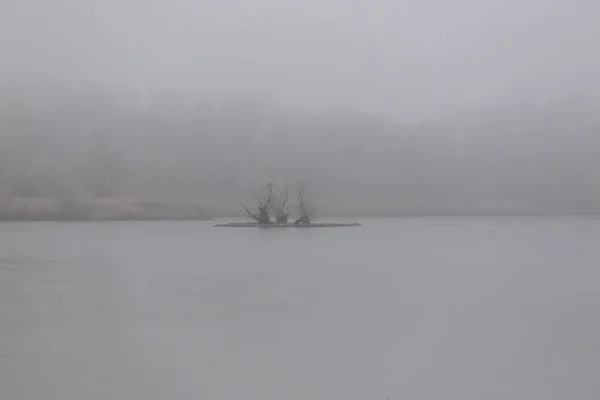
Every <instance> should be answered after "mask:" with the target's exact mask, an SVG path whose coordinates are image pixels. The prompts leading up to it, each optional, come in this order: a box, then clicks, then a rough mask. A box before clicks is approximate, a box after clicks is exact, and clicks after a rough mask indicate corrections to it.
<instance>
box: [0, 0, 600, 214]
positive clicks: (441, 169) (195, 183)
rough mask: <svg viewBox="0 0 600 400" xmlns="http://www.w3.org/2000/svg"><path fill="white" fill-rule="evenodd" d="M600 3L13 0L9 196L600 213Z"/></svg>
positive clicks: (1, 170) (0, 169)
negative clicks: (274, 185)
mask: <svg viewBox="0 0 600 400" xmlns="http://www.w3.org/2000/svg"><path fill="white" fill-rule="evenodd" d="M599 7H600V5H598V3H597V2H596V1H591V0H590V1H583V0H579V1H575V2H571V3H570V4H567V3H565V2H559V1H549V0H544V1H541V0H540V1H533V0H530V1H498V0H497V1H491V2H486V3H482V2H480V1H475V0H462V1H454V2H447V1H424V2H423V1H422V2H399V1H394V2H392V1H381V2H376V3H375V4H372V3H369V2H348V1H334V0H327V1H324V2H322V1H319V2H317V1H314V2H310V1H302V2H300V1H297V2H296V1H266V0H265V1H239V2H225V3H223V2H217V1H214V2H213V1H203V2H195V1H174V2H167V1H159V0H154V1H133V0H125V1H119V2H116V1H102V2H101V1H95V2H89V1H75V0H71V1H67V0H63V1H55V2H52V3H48V2H44V1H38V2H34V1H31V0H29V1H28V0H19V1H16V0H3V1H2V2H1V3H0V54H1V55H2V63H1V64H0V82H1V85H2V86H1V90H0V94H1V96H0V128H1V129H0V202H4V203H5V202H6V201H7V200H8V199H9V198H53V199H57V198H58V199H61V201H63V202H67V203H68V202H71V203H72V202H73V201H74V200H81V199H84V200H85V199H90V198H136V199H165V198H168V199H173V198H178V199H188V200H190V199H191V200H193V201H195V202H198V203H200V204H201V205H202V206H203V207H204V208H205V210H207V213H208V214H210V215H212V216H223V215H226V216H229V215H233V214H237V213H238V211H239V201H240V200H247V198H248V196H249V190H250V189H251V188H254V189H255V190H256V189H257V188H258V187H260V186H261V185H264V183H265V182H267V181H268V180H271V179H278V180H279V182H282V181H283V180H285V179H289V180H298V179H302V180H305V181H307V182H309V183H310V187H311V195H312V197H313V198H314V200H315V203H316V204H317V205H318V208H319V209H320V210H321V211H322V214H323V215H324V214H334V213H340V214H351V213H353V214H396V215H405V214H410V215H414V214H486V213H492V214H499V213H500V214H506V213H508V214H515V213H517V214H524V213H527V214H531V213H560V214H587V213H598V212H600V202H599V201H598V198H600V184H599V182H600V172H599V171H600V168H598V161H597V160H598V159H599V158H598V150H597V149H599V148H600V137H598V134H597V133H598V130H599V129H600V79H598V77H597V71H598V70H600V48H599V46H600V44H599V42H598V41H597V40H595V37H596V36H597V34H596V33H597V32H596V31H597V29H596V28H595V26H594V25H595V24H596V22H597V19H598V17H599V15H600V13H599V11H600V9H599ZM71 203H68V204H71Z"/></svg>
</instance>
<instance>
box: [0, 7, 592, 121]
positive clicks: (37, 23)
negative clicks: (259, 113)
mask: <svg viewBox="0 0 600 400" xmlns="http://www.w3.org/2000/svg"><path fill="white" fill-rule="evenodd" d="M599 15H600V5H599V4H598V2H597V1H594V0H575V1H573V2H564V1H560V0H520V1H517V0H492V1H487V2H485V3H482V2H481V1H478V0H458V1H452V2H449V1H444V0H428V1H419V2H415V1H390V0H383V1H377V2H367V1H343V0H324V1H316V0H315V1H311V0H308V1H306V0H303V1H299V0H298V1H296V0H284V1H280V0H251V1H241V0H238V1H235V0H234V1H225V2H221V1H201V2H198V1H191V0H174V1H167V0H150V1H142V0H123V1H116V0H107V1H90V0H58V1H53V2H51V3H50V2H47V1H41V0H38V1H35V0H2V2H1V3H0V38H1V39H0V54H1V55H2V63H1V66H0V76H1V77H2V78H4V79H5V80H6V79H8V80H11V79H18V80H21V81H23V80H24V81H33V80H38V79H47V78H52V79H65V80H67V81H70V82H79V81H88V80H91V81H94V82H101V83H106V84H111V85H117V86H121V87H127V88H129V89H133V90H139V91H141V92H144V93H146V92H148V91H154V90H159V89H169V90H176V91H182V92H185V93H187V94H192V95H201V96H207V97H210V98H221V97H227V96H231V95H238V94H243V95H253V96H262V97H267V98H270V99H273V100H276V101H281V102H285V103H286V104H293V105H301V106H308V107H312V106H317V107H323V106H325V107H328V106H343V107H350V108H357V109H360V110H362V111H368V112H380V113H385V114H389V115H391V116H393V117H395V118H400V119H411V120H412V119H420V118H424V117H436V116H439V115H442V114H448V113H452V112H454V111H456V110H458V109H462V108H471V107H479V106H482V105H485V106H496V105H500V104H507V103H515V102H518V103H521V102H547V101H549V100H558V99H562V98H563V97H564V96H569V95H571V94H573V93H578V94H585V95H591V96H594V97H595V98H596V99H597V95H598V90H599V89H600V83H599V80H598V78H597V71H598V70H600V44H599V43H598V41H597V40H595V38H596V37H597V36H598V28H597V26H596V25H597V20H598V17H599Z"/></svg>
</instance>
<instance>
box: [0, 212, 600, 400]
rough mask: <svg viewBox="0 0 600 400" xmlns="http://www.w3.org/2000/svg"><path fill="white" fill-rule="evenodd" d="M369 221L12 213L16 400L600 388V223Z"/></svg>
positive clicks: (8, 287) (7, 247)
mask: <svg viewBox="0 0 600 400" xmlns="http://www.w3.org/2000/svg"><path fill="white" fill-rule="evenodd" d="M363 222H365V224H364V226H363V227H360V228H342V229H329V230H328V229H290V230H285V229H284V230H255V229H225V228H221V229H216V228H213V227H212V223H209V222H206V223H204V222H164V223H159V222H150V223H131V222H128V223H104V224H88V223H79V224H47V223H46V224H38V223H27V224H21V223H10V224H2V225H1V226H0V254H1V257H0V325H1V326H2V334H1V335H0V397H2V398H3V399H10V400H12V399H35V398H44V399H48V400H54V399H57V400H58V399H71V398H86V399H98V400H100V399H107V398H134V399H146V400H154V399H156V400H158V399H164V398H181V399H188V398H189V399H195V398H198V396H203V397H209V398H212V399H232V398H242V397H243V398H246V399H281V398H289V399H307V398H311V399H330V398H345V399H365V398H376V399H377V398H378V399H386V398H390V399H395V398H397V399H402V398H407V397H410V398H413V399H431V398H461V399H480V398H482V397H485V398H487V399H506V398H507V397H511V398H528V399H547V398H572V397H573V396H574V397H577V398H594V395H595V394H596V393H598V390H599V389H600V387H599V386H598V380H597V379H596V374H595V371H597V370H598V368H599V367H600V365H599V361H598V339H597V338H598V337H600V323H599V322H598V321H600V318H599V317H600V315H598V310H599V307H600V292H599V291H598V288H597V284H596V282H597V281H598V278H599V276H598V271H597V268H596V267H597V265H598V263H599V262H600V252H599V251H598V245H597V244H598V238H599V235H600V224H599V222H598V221H597V220H595V219H569V218H563V219H539V218H538V219H535V218H534V219H507V218H505V219H477V218H475V219H452V218H451V219H408V220H365V221H363ZM299 249H302V251H301V252H299ZM265 254H267V256H264V255H265Z"/></svg>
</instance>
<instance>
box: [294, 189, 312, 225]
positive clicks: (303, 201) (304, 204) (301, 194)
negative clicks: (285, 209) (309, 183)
mask: <svg viewBox="0 0 600 400" xmlns="http://www.w3.org/2000/svg"><path fill="white" fill-rule="evenodd" d="M298 212H299V214H300V217H299V218H298V219H297V220H296V221H294V224H296V225H297V224H310V222H311V221H312V219H313V217H314V214H315V208H314V207H313V206H312V204H311V203H310V200H309V199H308V197H307V196H306V185H305V184H304V183H303V182H299V183H298Z"/></svg>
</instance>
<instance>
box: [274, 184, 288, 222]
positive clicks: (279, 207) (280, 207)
mask: <svg viewBox="0 0 600 400" xmlns="http://www.w3.org/2000/svg"><path fill="white" fill-rule="evenodd" d="M289 188H290V185H289V183H288V182H286V183H285V186H284V188H283V189H277V191H276V196H275V198H274V200H273V211H274V214H275V222H277V223H278V224H287V222H288V218H289V216H290V208H291V206H290V205H288V197H289V196H288V195H289V191H290V190H289Z"/></svg>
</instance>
